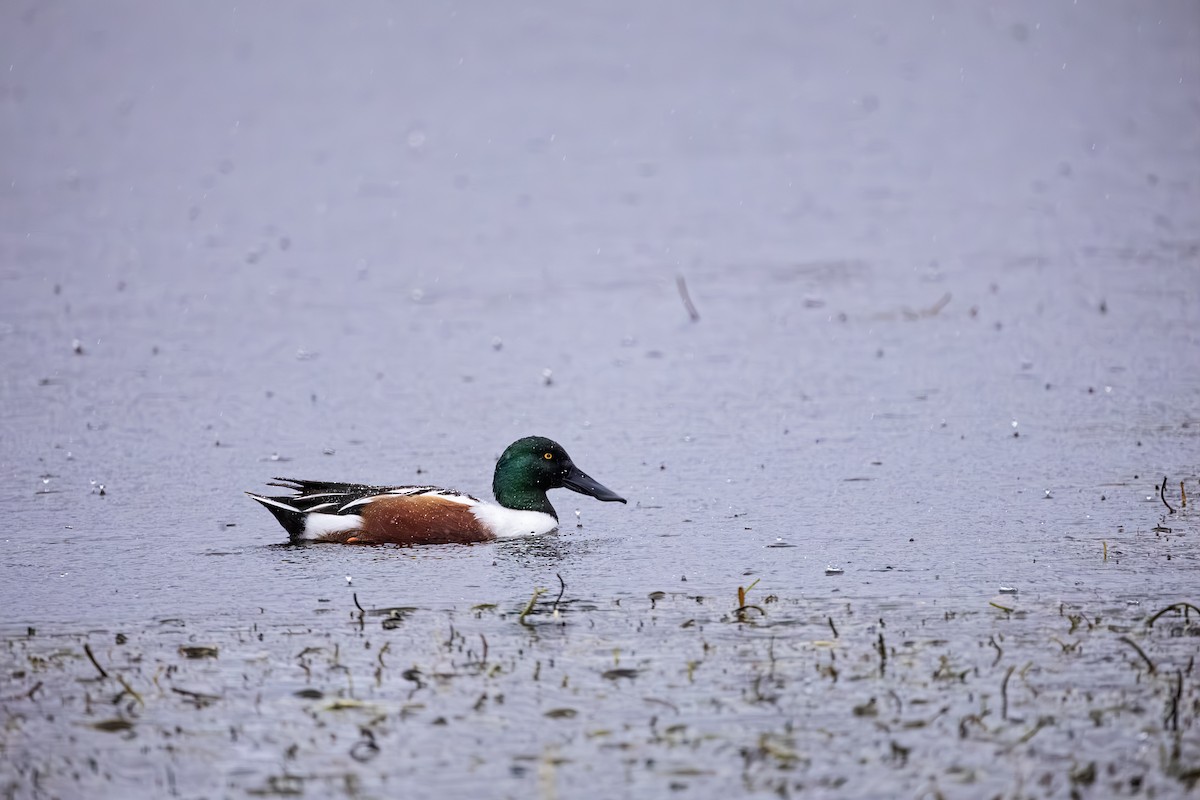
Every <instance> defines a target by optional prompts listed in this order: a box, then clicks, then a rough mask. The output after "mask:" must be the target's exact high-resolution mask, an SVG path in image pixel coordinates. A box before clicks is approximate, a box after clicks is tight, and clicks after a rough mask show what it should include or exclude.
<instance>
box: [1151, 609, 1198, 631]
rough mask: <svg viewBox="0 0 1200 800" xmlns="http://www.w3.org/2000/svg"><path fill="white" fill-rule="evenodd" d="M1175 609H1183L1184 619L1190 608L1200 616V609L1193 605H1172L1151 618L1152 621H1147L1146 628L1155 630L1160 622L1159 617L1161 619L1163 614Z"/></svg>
mask: <svg viewBox="0 0 1200 800" xmlns="http://www.w3.org/2000/svg"><path fill="white" fill-rule="evenodd" d="M1174 608H1182V609H1183V614H1184V617H1186V616H1187V610H1188V609H1189V608H1190V609H1191V610H1192V611H1195V612H1196V613H1197V614H1200V608H1196V606H1194V605H1192V604H1191V603H1172V604H1171V605H1169V606H1167V607H1166V608H1164V609H1162V610H1161V611H1159V612H1157V613H1156V614H1155V615H1154V616H1152V617H1150V619H1148V620H1146V627H1148V628H1153V627H1154V623H1155V622H1157V621H1158V618H1159V617H1161V616H1162V615H1163V614H1165V613H1167V612H1168V611H1170V610H1171V609H1174Z"/></svg>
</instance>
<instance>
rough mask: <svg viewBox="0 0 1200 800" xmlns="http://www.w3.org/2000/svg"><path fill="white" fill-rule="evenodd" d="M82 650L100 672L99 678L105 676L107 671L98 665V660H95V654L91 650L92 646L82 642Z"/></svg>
mask: <svg viewBox="0 0 1200 800" xmlns="http://www.w3.org/2000/svg"><path fill="white" fill-rule="evenodd" d="M83 652H85V653H87V657H88V660H89V661H91V662H92V666H93V667H95V668H96V671H97V672H99V673H100V677H101V678H107V677H108V673H107V672H105V671H104V667H102V666H100V662H99V661H97V660H96V654H95V653H93V652H92V646H91V645H89V644H88V643H87V642H84V643H83Z"/></svg>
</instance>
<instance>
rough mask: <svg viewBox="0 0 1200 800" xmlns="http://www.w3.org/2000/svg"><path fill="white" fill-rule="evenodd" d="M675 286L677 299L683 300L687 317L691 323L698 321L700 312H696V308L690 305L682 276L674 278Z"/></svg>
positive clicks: (685, 282) (685, 283) (690, 299)
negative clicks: (677, 290) (677, 293)
mask: <svg viewBox="0 0 1200 800" xmlns="http://www.w3.org/2000/svg"><path fill="white" fill-rule="evenodd" d="M675 286H676V287H677V288H678V289H679V297H680V299H682V300H683V307H684V308H686V309H687V312H688V316H689V317H690V318H691V320H692V322H699V321H700V312H699V311H697V310H696V306H694V305H693V304H692V298H691V296H690V295H688V288H687V281H686V280H684V277H683V276H682V275H677V276H676V277H675Z"/></svg>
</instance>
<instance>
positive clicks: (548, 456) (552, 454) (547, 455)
mask: <svg viewBox="0 0 1200 800" xmlns="http://www.w3.org/2000/svg"><path fill="white" fill-rule="evenodd" d="M542 458H544V459H546V460H547V461H549V460H550V459H552V458H554V453H546V455H544V456H542Z"/></svg>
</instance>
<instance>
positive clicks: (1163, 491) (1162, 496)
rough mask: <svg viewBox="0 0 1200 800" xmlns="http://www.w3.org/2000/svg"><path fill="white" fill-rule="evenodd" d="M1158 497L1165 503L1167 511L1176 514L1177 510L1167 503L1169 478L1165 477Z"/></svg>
mask: <svg viewBox="0 0 1200 800" xmlns="http://www.w3.org/2000/svg"><path fill="white" fill-rule="evenodd" d="M1158 497H1159V499H1161V500H1162V501H1163V505H1164V506H1166V507H1167V511H1168V512H1169V513H1171V514H1174V513H1175V509H1173V508H1171V504H1170V503H1168V502H1167V476H1166V475H1163V482H1162V487H1161V488H1160V489H1159V490H1158Z"/></svg>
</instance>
